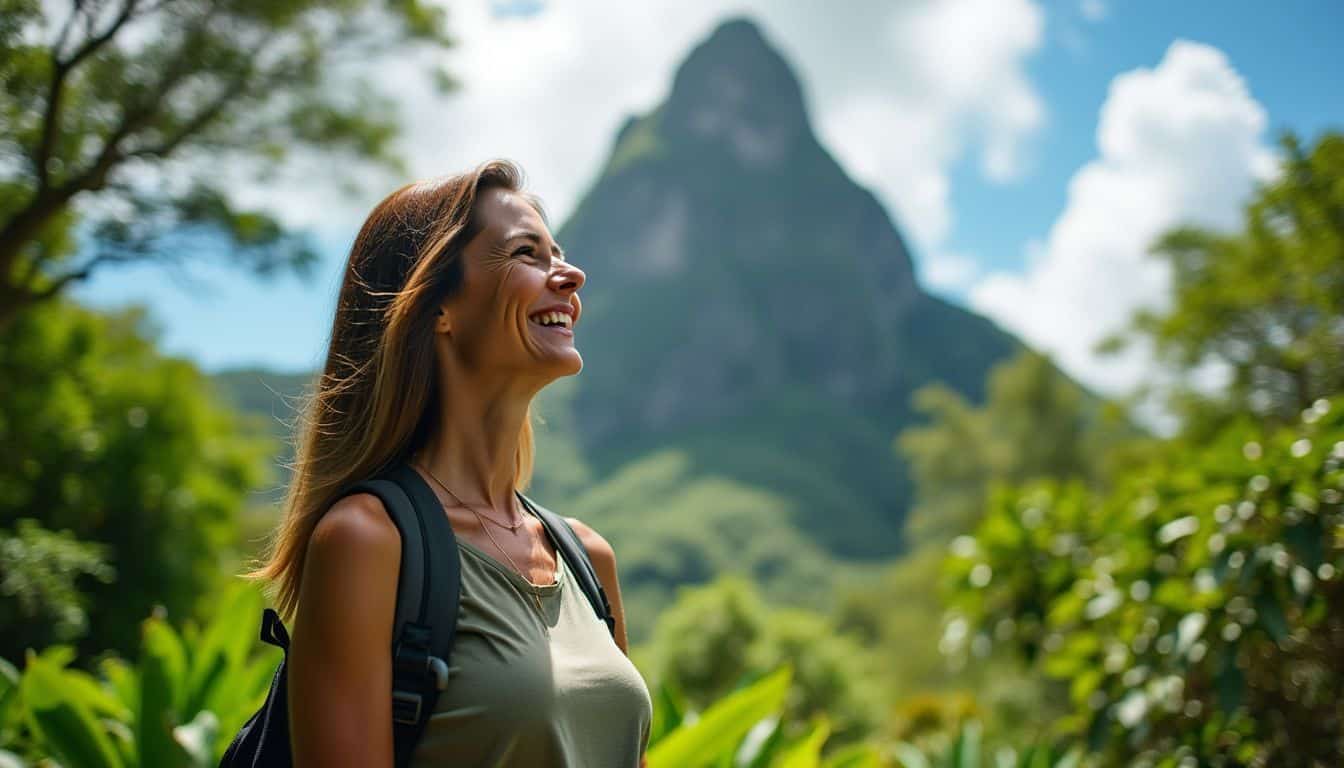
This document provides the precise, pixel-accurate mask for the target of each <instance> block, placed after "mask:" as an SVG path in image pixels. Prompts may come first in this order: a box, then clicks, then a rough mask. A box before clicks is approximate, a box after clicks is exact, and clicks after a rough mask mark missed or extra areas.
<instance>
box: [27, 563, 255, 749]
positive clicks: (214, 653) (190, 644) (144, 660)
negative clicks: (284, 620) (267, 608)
mask: <svg viewBox="0 0 1344 768" xmlns="http://www.w3.org/2000/svg"><path fill="white" fill-rule="evenodd" d="M215 605H216V608H215V610H214V612H213V616H212V618H211V620H210V621H209V622H208V623H206V624H205V625H203V626H197V625H195V624H193V623H187V624H186V625H184V626H183V627H182V628H181V630H180V631H179V630H178V629H175V628H174V627H173V626H172V625H170V624H169V623H168V622H167V621H165V620H163V619H161V618H157V617H151V618H149V619H147V620H146V621H145V622H144V623H143V624H142V631H143V634H142V642H141V647H140V656H139V660H138V663H137V664H134V665H132V664H128V663H127V662H124V661H122V660H121V659H119V658H117V657H115V656H109V657H107V658H105V659H104V660H103V661H102V662H101V663H100V664H99V665H98V675H97V676H95V675H92V674H90V673H88V672H86V671H83V670H80V669H77V668H73V667H71V666H70V665H71V663H72V662H73V661H74V659H75V653H74V650H73V649H72V648H70V647H68V646H59V645H58V646H52V647H49V648H46V649H44V650H42V651H40V652H37V651H29V652H28V655H27V658H26V659H25V661H24V667H23V669H22V671H21V672H20V671H18V670H16V669H15V668H14V667H13V666H12V665H8V664H4V665H0V765H2V764H4V763H3V760H4V759H5V758H6V757H8V759H9V760H10V761H11V762H12V763H13V762H17V763H18V764H19V765H23V764H24V763H25V762H28V761H38V760H40V759H42V758H52V759H55V760H56V761H58V762H59V763H60V764H62V765H67V766H79V767H80V768H178V767H187V766H190V767H191V768H198V767H200V766H214V765H217V764H218V763H219V760H220V758H221V757H222V756H223V752H224V749H225V747H226V746H227V738H228V736H229V735H230V734H233V733H235V732H236V731H237V730H238V728H240V727H241V726H242V724H243V723H244V722H245V721H246V720H247V718H248V717H250V716H251V714H252V712H253V711H255V710H256V708H257V707H258V706H259V705H260V703H261V700H262V699H263V698H265V695H266V691H267V688H268V687H269V684H270V681H271V676H272V674H273V673H274V670H275V665H276V663H277V661H278V658H277V654H278V651H277V650H275V649H269V650H268V651H265V652H262V653H259V654H258V653H255V652H254V646H255V645H256V642H255V641H256V635H255V627H256V620H257V617H259V616H260V614H261V608H262V605H263V598H262V595H261V593H260V592H259V591H257V590H256V589H255V587H253V586H252V585H250V584H242V583H239V584H235V585H233V586H232V587H230V588H229V589H228V590H227V591H226V592H225V593H224V594H223V595H221V596H220V597H219V599H218V600H217V601H216V603H215Z"/></svg>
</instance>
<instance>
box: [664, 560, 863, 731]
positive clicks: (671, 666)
mask: <svg viewBox="0 0 1344 768" xmlns="http://www.w3.org/2000/svg"><path fill="white" fill-rule="evenodd" d="M649 655H650V656H651V659H650V660H651V664H652V668H653V671H654V674H655V677H656V678H657V679H658V681H659V683H660V684H665V685H670V686H671V688H672V689H674V690H676V691H678V692H679V694H680V695H681V696H683V697H684V698H685V702H686V704H688V705H690V706H694V707H696V708H704V707H707V706H709V705H710V704H712V703H713V702H714V701H715V700H716V699H718V698H720V697H721V696H723V695H725V694H727V693H729V692H730V691H732V690H734V689H735V688H737V687H739V686H740V685H741V684H742V683H743V682H744V681H747V680H750V679H754V678H755V677H757V676H759V675H763V674H766V673H768V672H769V671H771V670H774V669H777V668H779V667H781V666H788V667H789V668H790V669H793V670H794V675H793V681H792V685H791V688H790V692H789V696H788V700H787V702H786V705H785V707H784V712H783V719H784V721H785V722H786V723H787V724H788V729H789V730H796V728H797V727H798V725H799V724H801V723H804V722H807V721H809V720H811V719H813V718H815V717H820V716H824V717H826V718H827V720H828V721H829V723H830V728H831V733H832V734H833V735H834V737H835V740H836V741H837V742H848V741H853V740H855V739H859V738H862V737H864V736H865V735H867V734H868V733H869V732H870V731H871V730H872V728H873V726H874V724H875V720H876V719H877V718H876V717H875V712H874V709H875V707H874V706H873V705H874V702H875V700H876V692H875V691H874V690H873V689H872V686H873V680H872V675H871V664H870V659H869V656H868V654H867V653H865V651H864V649H863V648H862V646H860V645H859V644H858V643H857V642H856V641H855V640H854V638H852V637H850V636H848V635H847V634H846V633H841V632H839V631H837V630H836V628H835V627H834V625H833V624H832V623H831V622H830V621H829V620H828V619H827V618H826V617H824V616H821V615H819V614H816V613H813V612H810V611H807V610H803V609H799V608H773V609H772V608H770V607H768V606H767V605H766V604H765V603H764V602H763V600H762V599H761V596H760V594H759V593H758V592H757V591H756V589H755V587H754V586H753V585H752V584H751V582H749V581H747V580H746V579H743V578H741V577H739V576H723V577H720V578H719V579H718V580H716V581H714V582H711V583H709V584H706V585H703V586H699V587H694V588H687V589H682V590H679V591H678V598H677V601H676V602H675V603H674V604H673V605H671V606H669V607H668V608H667V609H666V610H664V611H663V612H662V614H661V615H660V616H659V617H658V626H657V629H656V631H655V634H654V640H653V648H652V649H651V654H649Z"/></svg>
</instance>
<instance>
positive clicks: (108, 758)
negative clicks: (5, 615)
mask: <svg viewBox="0 0 1344 768" xmlns="http://www.w3.org/2000/svg"><path fill="white" fill-rule="evenodd" d="M20 689H21V691H22V697H23V706H24V708H25V711H26V715H27V721H28V727H29V728H31V729H32V731H33V734H34V737H35V741H36V742H37V745H38V747H39V749H42V750H43V751H46V752H49V753H50V754H51V755H52V756H54V757H56V758H57V759H58V760H59V761H60V762H61V763H62V764H64V765H68V766H72V767H73V766H78V767H79V768H122V766H123V765H124V764H123V763H122V760H121V757H120V755H119V754H118V753H117V750H116V748H115V747H114V746H113V744H112V742H111V740H110V739H109V738H108V737H107V735H106V734H105V733H104V732H103V729H102V727H100V725H99V723H98V721H97V720H96V719H95V718H94V716H93V713H91V712H90V711H89V708H88V707H87V706H85V704H84V702H83V701H81V700H80V699H78V698H76V697H73V696H71V695H70V693H71V690H70V688H68V687H67V686H66V679H65V674H64V670H62V669H60V667H58V666H56V665H54V664H52V663H51V662H50V661H48V660H46V659H43V658H42V657H40V656H38V655H36V654H33V653H30V654H29V656H28V664H27V667H26V668H25V669H24V673H23V679H22V681H21V683H20Z"/></svg>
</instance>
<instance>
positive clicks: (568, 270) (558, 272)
mask: <svg viewBox="0 0 1344 768" xmlns="http://www.w3.org/2000/svg"><path fill="white" fill-rule="evenodd" d="M587 279H588V277H587V275H585V274H584V273H583V270H582V269H579V268H578V267H576V266H574V265H573V264H570V263H569V262H567V261H563V262H560V264H559V265H558V266H557V267H556V269H555V271H554V272H552V273H551V280H552V281H553V282H552V287H553V288H554V289H555V290H557V291H577V290H579V289H580V288H582V287H583V283H584V281H585V280H587Z"/></svg>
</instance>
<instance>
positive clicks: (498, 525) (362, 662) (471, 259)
mask: <svg viewBox="0 0 1344 768" xmlns="http://www.w3.org/2000/svg"><path fill="white" fill-rule="evenodd" d="M583 283H584V273H583V271H582V270H580V269H579V268H578V267H576V266H574V265H573V264H571V263H570V262H569V261H568V260H567V259H566V258H565V256H564V253H563V251H561V249H560V247H559V246H558V245H557V244H556V243H555V241H554V239H553V238H552V237H551V234H550V231H549V230H548V228H547V223H546V220H545V216H544V213H543V211H542V209H541V206H540V204H539V202H538V201H537V200H536V199H535V198H534V197H532V196H531V195H529V194H527V193H525V192H523V191H522V188H521V174H520V172H519V170H518V169H517V168H516V167H515V166H514V165H512V164H510V163H507V162H502V161H496V162H490V163H486V164H484V165H482V166H480V167H478V168H477V169H475V170H474V171H473V172H471V173H466V174H462V175H459V176H454V177H451V178H447V179H443V180H437V181H433V182H424V183H420V184H412V185H408V186H406V187H403V188H402V189H399V190H397V191H396V192H394V193H393V194H391V195H390V196H388V198H387V199H385V200H384V201H383V202H382V203H380V204H379V205H378V207H377V208H375V209H374V211H373V213H372V214H370V215H369V218H368V220H367V221H366V222H365V223H364V227H363V229H362V230H361V231H360V233H359V236H358V237H357V238H356V240H355V243H354V246H353V248H352V249H351V253H350V259H349V262H348V264H347V266H346V271H345V278H344V281H343V283H342V285H341V291H340V297H339V300H338V303H337V306H336V319H335V323H334V324H333V326H332V333H331V341H330V349H329V351H328V354H327V361H326V365H325V367H324V369H323V373H322V376H321V379H320V380H319V382H318V385H317V390H316V392H315V395H314V397H313V398H312V400H311V401H310V403H309V405H308V410H307V412H306V414H305V418H304V421H303V424H302V432H301V439H300V443H299V450H298V456H297V459H296V465H295V471H294V475H293V479H292V481H291V483H290V487H289V494H288V496H287V498H286V511H285V517H284V520H283V522H282V523H281V526H280V528H279V530H278V532H277V535H276V540H275V546H274V549H273V554H272V557H271V559H270V561H269V563H268V564H267V565H266V566H265V567H264V568H262V569H261V570H260V571H258V575H259V576H262V577H265V578H268V579H271V580H273V581H274V582H275V584H276V585H277V593H278V602H279V607H280V611H281V613H282V615H285V616H289V617H292V618H293V620H294V631H293V645H292V646H291V649H290V669H289V692H290V698H289V700H290V702H292V704H291V712H290V721H291V723H290V727H291V736H292V743H293V750H294V758H295V764H296V765H297V766H361V768H370V767H372V768H389V767H390V766H391V765H392V754H393V738H392V715H391V700H390V696H389V692H390V690H391V685H392V683H391V680H392V673H391V655H390V649H391V644H392V623H393V613H394V604H395V595H396V590H397V574H398V568H399V565H400V555H401V541H400V538H399V536H398V533H397V530H396V527H395V526H394V525H393V523H392V521H391V520H390V519H389V517H388V515H387V513H386V511H385V509H384V508H383V506H382V503H381V502H380V501H379V500H378V498H377V497H376V496H373V495H371V494H355V495H350V496H344V497H341V493H340V492H341V489H342V488H345V487H348V486H349V485H350V484H351V483H353V482H356V481H358V480H361V479H364V478H368V477H372V476H373V475H375V474H376V473H377V472H378V471H379V470H381V469H382V468H384V467H387V466H390V465H392V464H395V463H398V462H408V463H409V464H410V465H411V466H412V467H414V468H415V470H416V471H418V472H419V473H420V474H421V476H422V477H423V478H424V479H425V481H426V483H428V484H429V486H430V487H431V488H433V489H434V491H435V494H436V495H437V496H438V497H439V501H440V502H441V503H442V505H443V510H444V514H446V515H447V516H448V520H449V523H450V524H451V526H452V528H453V532H454V534H455V535H456V537H457V541H458V548H459V554H460V560H461V566H462V590H461V598H460V600H461V603H460V609H459V617H458V624H457V636H456V640H455V642H454V645H453V651H452V657H451V659H450V672H451V676H450V683H449V686H448V688H447V690H446V691H444V692H443V694H442V695H441V696H440V697H439V701H438V704H437V705H436V707H435V711H434V714H433V716H432V717H431V718H430V721H429V724H428V725H427V727H426V729H425V732H424V735H423V737H422V738H421V740H420V742H419V743H418V745H417V747H416V751H415V753H414V758H413V760H412V764H413V765H415V766H452V767H453V768H468V767H475V766H480V767H481V768H485V766H490V767H491V768H494V767H496V766H518V767H522V766H526V767H527V768H546V767H547V766H594V767H596V768H605V767H606V766H630V767H631V768H633V767H634V766H636V765H639V764H640V763H641V760H642V756H643V753H644V750H645V747H646V745H647V741H648V736H649V722H650V719H651V714H652V705H651V702H650V699H649V693H648V690H647V688H646V687H645V685H644V682H643V680H642V678H641V677H640V676H639V673H638V671H637V670H636V669H635V667H634V665H633V664H631V662H630V661H629V660H628V659H627V657H626V656H625V655H624V653H625V651H626V637H625V617H624V612H623V610H622V608H621V598H620V589H619V586H618V584H617V578H616V558H615V554H614V553H613V551H612V549H611V546H610V545H608V544H607V542H606V541H605V540H604V539H603V538H602V537H601V536H600V535H598V533H597V532H596V531H594V530H593V529H592V528H590V527H588V526H586V525H584V524H583V523H581V522H579V521H578V520H575V519H573V518H567V520H568V522H569V523H570V525H571V526H572V527H573V528H574V529H575V531H576V532H577V533H578V535H579V537H580V539H581V540H582V542H583V544H584V545H585V547H586V549H587V550H588V553H589V555H590V557H591V559H592V561H593V565H594V568H595V569H596V571H597V574H598V576H599V580H600V581H601V582H602V585H603V589H604V590H605V591H606V593H607V596H608V598H609V600H610V602H611V607H612V612H613V613H614V615H615V629H616V632H615V642H613V641H612V636H611V634H610V633H609V631H608V629H607V627H606V625H605V624H604V623H603V622H602V621H600V620H599V619H598V618H597V616H596V615H595V614H594V613H593V610H592V608H591V606H590V605H589V603H588V602H587V601H586V600H585V598H584V595H583V593H582V591H581V590H580V589H579V588H578V584H577V582H576V581H575V580H574V578H573V577H572V576H571V575H570V573H569V567H568V565H567V564H566V563H565V562H564V561H563V558H561V557H559V556H558V554H557V552H556V550H555V548H554V546H553V545H552V543H551V542H550V541H549V539H548V538H547V536H546V533H545V530H544V528H543V527H542V524H541V521H540V520H539V519H538V518H536V517H535V516H534V515H533V514H532V513H531V512H530V511H529V510H527V509H526V508H525V506H524V505H522V504H520V503H519V501H518V498H517V494H516V493H515V489H518V490H522V489H524V488H525V487H526V485H527V483H528V481H529V479H530V476H531V473H532V460H533V439H532V427H531V414H530V407H531V402H532V398H533V396H535V395H536V394H537V392H538V391H540V390H541V389H542V388H543V387H545V386H546V385H547V384H548V383H550V382H551V381H554V380H555V379H557V378H559V377H561V376H568V375H573V374H576V373H578V372H579V370H580V369H581V368H582V367H583V360H582V358H581V357H580V356H579V352H578V350H577V349H576V348H575V346H574V332H573V326H574V324H575V323H576V322H577V321H578V319H579V317H580V314H581V306H582V305H581V303H580V301H579V294H578V291H579V288H580V287H582V285H583Z"/></svg>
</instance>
